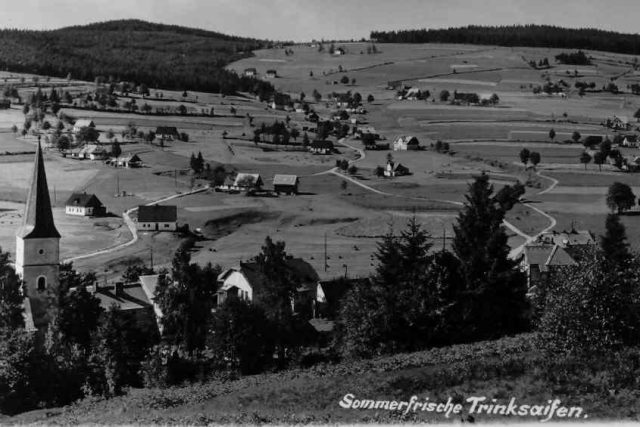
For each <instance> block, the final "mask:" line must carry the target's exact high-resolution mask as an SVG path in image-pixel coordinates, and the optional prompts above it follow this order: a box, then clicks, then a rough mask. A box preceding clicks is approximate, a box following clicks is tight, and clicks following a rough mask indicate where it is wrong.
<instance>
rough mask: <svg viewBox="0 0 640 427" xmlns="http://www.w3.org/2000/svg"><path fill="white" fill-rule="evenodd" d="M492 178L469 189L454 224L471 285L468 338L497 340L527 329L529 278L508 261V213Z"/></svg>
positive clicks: (467, 285)
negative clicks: (505, 225) (504, 222)
mask: <svg viewBox="0 0 640 427" xmlns="http://www.w3.org/2000/svg"><path fill="white" fill-rule="evenodd" d="M492 194H493V187H492V186H491V185H490V184H489V176H488V175H485V174H482V175H481V176H479V177H477V178H476V180H475V181H474V182H473V183H472V184H471V185H470V187H469V194H468V195H467V196H466V199H467V202H466V203H465V206H464V208H463V209H462V211H461V212H460V214H459V215H458V224H457V225H456V226H454V233H455V236H454V240H453V250H454V253H455V255H456V256H457V257H458V259H459V260H460V270H461V274H462V278H463V283H464V285H465V295H464V298H463V301H462V305H463V310H462V312H463V319H462V321H463V323H464V326H465V329H464V332H465V333H466V338H467V339H473V340H478V339H488V338H496V337H499V336H502V335H504V334H507V333H514V332H518V331H522V330H523V329H525V328H526V327H527V326H528V325H527V323H528V322H527V315H526V313H527V311H528V303H527V300H526V296H525V295H526V277H525V275H524V273H522V272H521V271H518V270H517V269H516V266H517V261H514V260H511V259H509V258H508V255H509V246H508V244H507V235H506V233H505V231H504V229H503V228H502V220H503V218H504V211H503V210H502V209H501V208H500V206H499V204H498V203H497V202H496V201H495V200H494V198H493V197H492Z"/></svg>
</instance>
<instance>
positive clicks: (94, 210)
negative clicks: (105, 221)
mask: <svg viewBox="0 0 640 427" xmlns="http://www.w3.org/2000/svg"><path fill="white" fill-rule="evenodd" d="M64 213H66V214H67V215H77V216H101V215H104V214H106V208H105V207H104V205H103V204H102V202H101V201H100V200H99V199H98V198H97V197H96V195H95V194H87V193H73V194H71V197H69V199H68V200H67V202H66V203H65V208H64Z"/></svg>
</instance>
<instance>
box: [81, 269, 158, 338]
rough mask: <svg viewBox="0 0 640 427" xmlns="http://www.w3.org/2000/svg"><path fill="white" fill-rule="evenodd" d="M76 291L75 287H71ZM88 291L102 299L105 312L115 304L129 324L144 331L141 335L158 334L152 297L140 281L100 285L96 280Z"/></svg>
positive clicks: (151, 335)
mask: <svg viewBox="0 0 640 427" xmlns="http://www.w3.org/2000/svg"><path fill="white" fill-rule="evenodd" d="M71 291H74V288H71ZM87 291H88V292H89V293H91V294H93V296H95V297H96V298H97V299H98V300H99V301H100V306H101V307H102V308H103V310H104V311H103V312H104V313H106V312H107V311H109V310H110V309H111V308H112V307H113V306H115V307H116V308H117V310H118V315H119V316H121V318H123V319H124V320H125V321H126V322H127V323H128V324H130V325H134V326H135V328H136V329H138V330H139V331H140V332H142V334H141V336H145V337H148V338H149V339H154V338H155V337H157V335H158V324H157V322H156V316H155V313H154V309H153V304H152V302H151V301H152V297H149V296H148V295H147V294H146V293H145V290H144V289H143V287H142V285H141V284H140V283H128V284H125V283H122V282H116V283H115V284H113V285H106V286H105V285H100V283H99V282H98V281H96V282H95V283H94V284H93V285H91V286H87Z"/></svg>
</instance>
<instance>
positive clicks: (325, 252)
mask: <svg viewBox="0 0 640 427" xmlns="http://www.w3.org/2000/svg"><path fill="white" fill-rule="evenodd" d="M327 267H328V265H327V232H326V231H325V232H324V271H325V272H326V271H327Z"/></svg>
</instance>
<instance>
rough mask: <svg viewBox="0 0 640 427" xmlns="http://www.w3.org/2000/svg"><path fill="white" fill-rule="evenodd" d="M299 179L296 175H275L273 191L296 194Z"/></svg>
mask: <svg viewBox="0 0 640 427" xmlns="http://www.w3.org/2000/svg"><path fill="white" fill-rule="evenodd" d="M299 183H300V179H299V178H298V177H297V175H275V176H274V177H273V189H274V191H275V192H276V193H284V194H298V184H299Z"/></svg>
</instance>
